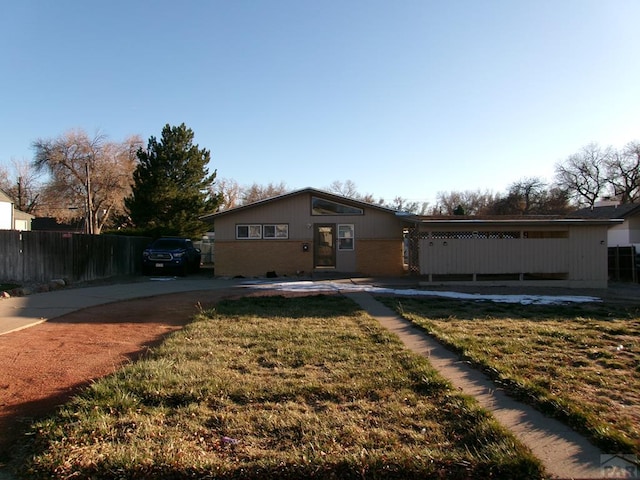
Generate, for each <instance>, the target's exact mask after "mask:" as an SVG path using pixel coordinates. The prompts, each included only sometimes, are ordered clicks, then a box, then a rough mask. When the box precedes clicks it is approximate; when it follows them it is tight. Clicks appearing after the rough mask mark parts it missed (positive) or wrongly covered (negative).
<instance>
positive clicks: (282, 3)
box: [0, 0, 640, 201]
mask: <svg viewBox="0 0 640 480" xmlns="http://www.w3.org/2000/svg"><path fill="white" fill-rule="evenodd" d="M0 5H1V8H0V11H1V14H0V45H1V46H0V52H1V56H0V61H1V65H2V69H1V75H0V92H1V93H0V121H1V125H0V164H9V162H10V160H11V159H12V158H15V159H22V158H28V159H31V158H32V156H33V151H32V149H31V143H32V142H33V141H34V140H35V139H37V138H53V137H56V136H58V135H60V134H62V133H64V132H65V131H67V130H69V129H72V128H82V129H84V130H86V131H87V132H88V133H89V134H93V133H95V132H96V131H97V130H99V131H101V132H102V133H105V134H107V135H108V136H109V138H110V139H112V140H117V141H120V140H123V139H124V138H125V137H126V136H128V135H130V134H136V133H137V134H140V135H141V136H142V137H143V138H144V139H145V141H146V140H147V139H148V138H149V136H151V135H154V136H156V137H159V136H160V132H161V130H162V127H163V126H164V125H165V124H167V123H169V124H171V125H178V124H180V123H182V122H184V123H186V125H187V126H188V127H190V128H192V129H193V131H194V132H195V136H196V137H195V140H196V143H198V144H199V145H200V147H204V148H207V149H209V150H211V153H212V164H211V166H210V167H211V169H217V171H218V177H219V178H221V177H224V178H230V179H234V180H236V181H237V182H239V183H240V184H241V185H250V184H251V183H253V182H257V183H259V184H267V183H269V182H274V183H279V182H281V181H282V182H285V183H286V185H287V186H288V187H290V188H292V189H293V188H304V187H309V186H310V187H316V188H325V187H327V186H328V185H329V184H331V182H333V181H334V180H340V181H345V180H352V181H354V182H355V183H356V185H357V187H358V191H359V192H360V193H363V194H367V193H370V194H373V195H374V196H375V197H383V198H385V199H387V200H391V199H392V198H393V197H395V196H402V197H404V198H407V199H409V200H421V201H425V200H427V201H433V199H434V197H435V195H436V194H437V192H439V191H453V190H477V189H480V190H492V191H494V192H501V191H504V190H505V189H506V187H507V186H508V185H509V184H510V183H512V182H514V181H516V180H518V179H520V178H523V177H531V176H539V177H542V178H544V179H546V180H551V179H552V177H553V172H554V165H555V163H556V162H558V161H560V160H563V159H565V158H566V157H567V156H568V155H570V154H572V153H575V152H577V151H578V150H579V149H580V148H581V147H582V146H584V145H586V144H588V143H590V142H598V143H600V144H602V145H613V146H614V147H621V146H623V145H624V144H625V143H627V142H629V141H632V140H640V108H639V107H640V28H639V27H638V19H640V1H639V0H535V1H534V0H485V1H478V0H441V1H430V0H401V1H389V0H385V1H378V0H350V1H343V0H339V1H333V0H322V1H316V0H313V1H312V0H269V1H266V0H224V1H223V0H201V1H183V2H177V1H174V0H172V1H164V0H162V1H161V0H157V1H152V0H140V1H138V0H126V1H123V0H109V1H100V2H98V1H86V0H56V1H49V0H38V1H33V0H11V1H9V0H0Z"/></svg>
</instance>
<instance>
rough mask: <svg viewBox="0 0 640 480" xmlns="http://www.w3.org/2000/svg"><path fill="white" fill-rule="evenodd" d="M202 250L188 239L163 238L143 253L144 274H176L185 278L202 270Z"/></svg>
mask: <svg viewBox="0 0 640 480" xmlns="http://www.w3.org/2000/svg"><path fill="white" fill-rule="evenodd" d="M200 261H201V254H200V250H199V249H197V248H195V247H194V246H193V242H192V241H191V240H190V239H188V238H178V237H163V238H159V239H157V240H156V241H154V242H153V243H152V244H151V245H149V246H148V247H147V248H146V249H145V250H144V251H143V252H142V273H143V274H145V275H147V274H150V273H152V272H154V271H157V272H160V271H162V272H168V273H169V272H175V273H177V274H178V275H181V276H184V275H186V274H187V273H189V272H197V271H198V270H199V269H200Z"/></svg>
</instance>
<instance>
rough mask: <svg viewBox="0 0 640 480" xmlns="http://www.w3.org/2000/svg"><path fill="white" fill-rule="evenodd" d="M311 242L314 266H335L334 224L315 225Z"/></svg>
mask: <svg viewBox="0 0 640 480" xmlns="http://www.w3.org/2000/svg"><path fill="white" fill-rule="evenodd" d="M314 237H315V238H314V242H313V245H314V247H313V262H314V263H313V265H314V267H315V268H335V266H336V226H335V225H321V224H316V225H315V235H314Z"/></svg>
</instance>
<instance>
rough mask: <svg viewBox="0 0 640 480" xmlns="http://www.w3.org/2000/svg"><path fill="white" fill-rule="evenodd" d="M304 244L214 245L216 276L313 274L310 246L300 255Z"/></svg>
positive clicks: (261, 241) (233, 243)
mask: <svg viewBox="0 0 640 480" xmlns="http://www.w3.org/2000/svg"><path fill="white" fill-rule="evenodd" d="M303 243H308V242H301V241H285V240H274V241H264V240H256V241H252V240H245V241H231V242H227V241H221V242H219V241H216V247H215V248H216V250H215V251H216V263H215V274H216V276H236V275H244V276H264V275H266V273H267V272H273V271H275V272H276V273H277V274H278V275H289V276H293V275H296V274H297V273H298V272H299V271H304V272H305V273H306V274H308V273H310V272H311V271H312V270H313V253H312V252H313V250H312V248H313V247H312V246H311V247H310V249H309V251H308V252H303V251H302V244H303Z"/></svg>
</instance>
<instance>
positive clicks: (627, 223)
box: [569, 202, 640, 249]
mask: <svg viewBox="0 0 640 480" xmlns="http://www.w3.org/2000/svg"><path fill="white" fill-rule="evenodd" d="M569 217H570V218H581V219H590V220H593V219H599V220H602V219H621V220H623V222H622V223H620V224H618V225H615V226H613V227H611V228H610V229H609V233H608V235H607V245H608V246H609V247H628V246H632V245H633V246H635V247H636V249H640V204H639V203H627V204H622V205H620V204H618V203H617V202H601V203H596V204H595V206H594V207H593V208H583V209H581V210H577V211H575V212H573V213H572V214H570V215H569Z"/></svg>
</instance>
